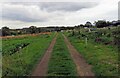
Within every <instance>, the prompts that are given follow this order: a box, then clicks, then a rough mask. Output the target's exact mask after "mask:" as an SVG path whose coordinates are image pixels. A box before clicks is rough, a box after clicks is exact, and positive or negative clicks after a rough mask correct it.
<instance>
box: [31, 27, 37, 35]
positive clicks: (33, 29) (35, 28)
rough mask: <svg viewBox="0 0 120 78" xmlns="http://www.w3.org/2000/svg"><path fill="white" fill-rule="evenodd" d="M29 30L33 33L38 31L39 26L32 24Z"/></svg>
mask: <svg viewBox="0 0 120 78" xmlns="http://www.w3.org/2000/svg"><path fill="white" fill-rule="evenodd" d="M29 31H30V33H31V34H33V33H36V31H37V27H36V26H30V27H29Z"/></svg>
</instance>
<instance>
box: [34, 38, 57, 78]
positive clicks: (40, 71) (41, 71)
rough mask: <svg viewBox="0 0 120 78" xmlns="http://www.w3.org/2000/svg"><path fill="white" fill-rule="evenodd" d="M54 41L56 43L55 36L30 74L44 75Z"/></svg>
mask: <svg viewBox="0 0 120 78" xmlns="http://www.w3.org/2000/svg"><path fill="white" fill-rule="evenodd" d="M55 43H56V37H55V38H54V39H53V40H52V42H51V43H50V46H49V47H48V49H47V51H46V52H45V54H44V56H43V58H42V59H41V60H40V62H39V63H38V65H37V67H36V68H35V70H34V71H33V73H32V76H46V74H47V69H48V62H49V59H50V56H51V52H52V50H53V47H54V45H55Z"/></svg>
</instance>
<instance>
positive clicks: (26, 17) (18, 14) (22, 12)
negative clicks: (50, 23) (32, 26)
mask: <svg viewBox="0 0 120 78" xmlns="http://www.w3.org/2000/svg"><path fill="white" fill-rule="evenodd" d="M2 19H7V20H18V21H23V22H44V21H47V19H46V18H44V17H42V16H39V15H37V14H36V15H35V14H34V15H33V13H32V12H29V11H28V9H26V8H24V7H23V8H19V7H18V8H14V7H13V8H9V7H7V8H6V7H3V8H2Z"/></svg>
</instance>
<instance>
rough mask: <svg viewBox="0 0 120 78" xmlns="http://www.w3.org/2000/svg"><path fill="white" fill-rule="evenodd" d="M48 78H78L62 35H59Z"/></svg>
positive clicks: (50, 62)
mask: <svg viewBox="0 0 120 78" xmlns="http://www.w3.org/2000/svg"><path fill="white" fill-rule="evenodd" d="M48 76H77V73H76V67H75V64H74V62H73V60H72V58H71V56H70V53H69V51H68V48H67V46H66V44H65V42H64V38H63V36H62V35H61V34H59V35H58V37H57V41H56V44H55V46H54V48H53V52H52V56H51V58H50V61H49V66H48Z"/></svg>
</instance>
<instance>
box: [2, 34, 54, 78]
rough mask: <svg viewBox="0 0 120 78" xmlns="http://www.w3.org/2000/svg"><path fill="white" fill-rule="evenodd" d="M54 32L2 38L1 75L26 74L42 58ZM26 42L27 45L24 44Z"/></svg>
mask: <svg viewBox="0 0 120 78" xmlns="http://www.w3.org/2000/svg"><path fill="white" fill-rule="evenodd" d="M54 35H55V34H50V35H47V34H46V35H39V36H34V37H32V36H28V37H24V38H12V39H3V40H2V44H3V46H2V49H3V51H2V52H3V63H2V65H3V71H2V75H3V76H27V75H29V74H30V73H31V71H32V70H33V69H34V67H35V65H36V64H37V62H38V60H39V59H41V58H42V56H43V55H44V52H45V51H46V49H47V48H48V46H49V44H50V42H51V40H52V39H53V37H54ZM26 44H27V45H26Z"/></svg>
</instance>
